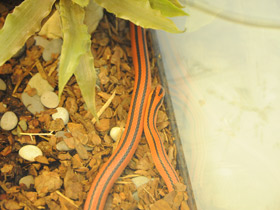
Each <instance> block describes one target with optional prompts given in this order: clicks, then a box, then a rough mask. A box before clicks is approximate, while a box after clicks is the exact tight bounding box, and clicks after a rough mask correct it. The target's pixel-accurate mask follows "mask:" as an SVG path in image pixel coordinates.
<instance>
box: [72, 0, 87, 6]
mask: <svg viewBox="0 0 280 210" xmlns="http://www.w3.org/2000/svg"><path fill="white" fill-rule="evenodd" d="M72 1H73V2H74V3H76V4H78V5H80V6H81V7H86V6H87V5H88V3H89V0H72Z"/></svg>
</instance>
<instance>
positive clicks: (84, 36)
mask: <svg viewBox="0 0 280 210" xmlns="http://www.w3.org/2000/svg"><path fill="white" fill-rule="evenodd" d="M59 11H60V16H61V20H62V31H63V45H62V50H61V58H60V64H59V86H58V87H59V91H58V92H59V96H61V94H62V91H63V88H64V86H65V85H66V83H67V82H68V80H69V79H70V77H71V76H72V75H73V74H74V72H75V70H76V69H77V66H78V65H79V62H80V58H81V56H82V55H84V54H85V53H86V52H87V49H88V48H89V47H90V44H91V42H90V35H89V34H88V33H87V26H86V25H85V24H84V16H85V11H84V9H83V8H82V7H80V6H79V5H78V4H76V3H73V2H72V1H71V0H60V5H59Z"/></svg>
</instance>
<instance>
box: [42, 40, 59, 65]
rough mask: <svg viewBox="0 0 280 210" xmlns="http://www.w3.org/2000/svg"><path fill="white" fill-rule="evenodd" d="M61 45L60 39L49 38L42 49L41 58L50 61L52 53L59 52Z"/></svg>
mask: <svg viewBox="0 0 280 210" xmlns="http://www.w3.org/2000/svg"><path fill="white" fill-rule="evenodd" d="M61 46H62V40H61V39H53V40H51V41H50V42H49V44H48V45H47V46H46V47H45V49H44V51H43V59H44V60H45V61H50V60H51V59H52V54H60V52H61Z"/></svg>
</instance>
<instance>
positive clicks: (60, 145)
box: [56, 141, 73, 151]
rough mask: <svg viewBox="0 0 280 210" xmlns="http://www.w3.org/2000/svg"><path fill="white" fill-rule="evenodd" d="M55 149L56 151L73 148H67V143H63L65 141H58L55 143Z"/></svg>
mask: <svg viewBox="0 0 280 210" xmlns="http://www.w3.org/2000/svg"><path fill="white" fill-rule="evenodd" d="M56 149H57V150H58V151H70V150H73V149H71V148H69V147H68V146H67V144H66V143H65V141H60V142H58V143H57V144H56Z"/></svg>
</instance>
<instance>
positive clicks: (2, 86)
mask: <svg viewBox="0 0 280 210" xmlns="http://www.w3.org/2000/svg"><path fill="white" fill-rule="evenodd" d="M6 89H7V85H6V83H5V82H4V81H3V80H2V79H1V78H0V90H6Z"/></svg>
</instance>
